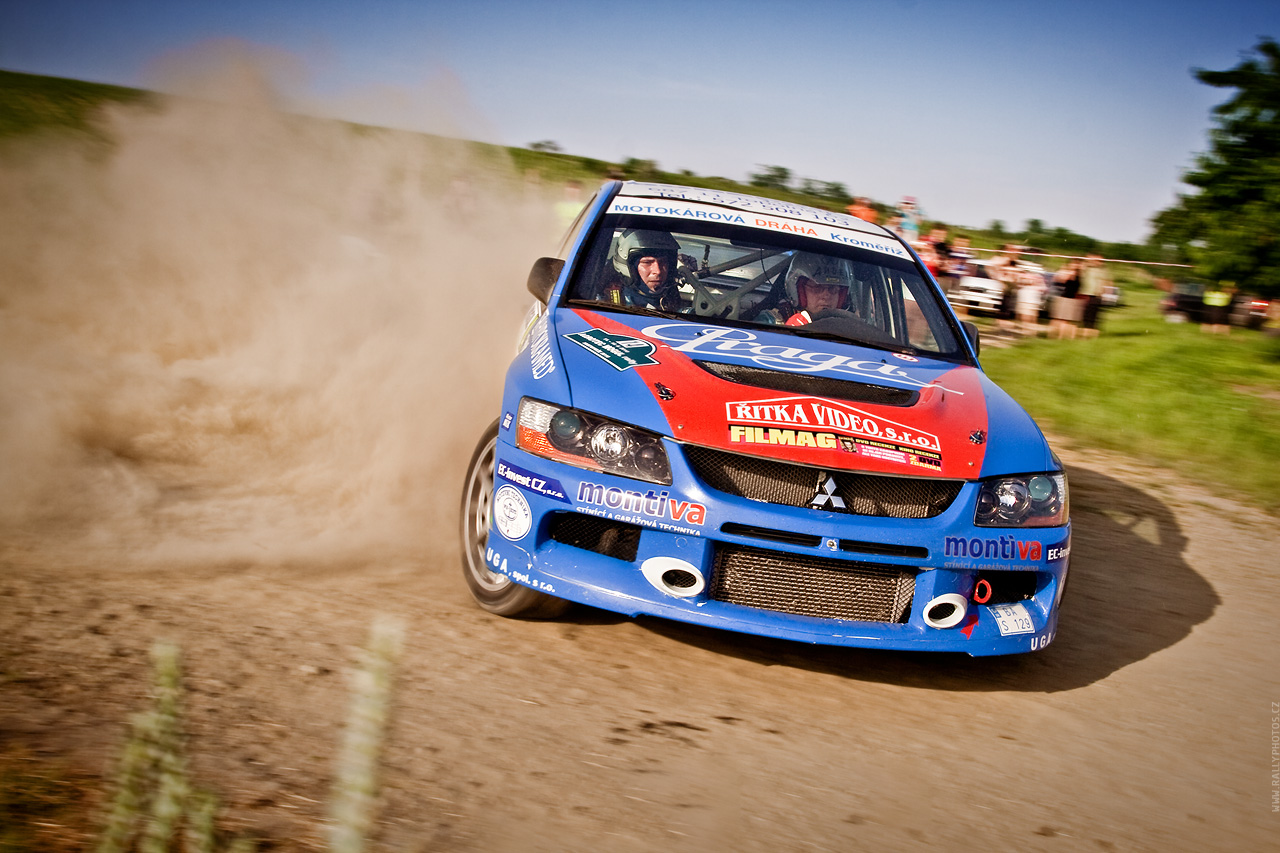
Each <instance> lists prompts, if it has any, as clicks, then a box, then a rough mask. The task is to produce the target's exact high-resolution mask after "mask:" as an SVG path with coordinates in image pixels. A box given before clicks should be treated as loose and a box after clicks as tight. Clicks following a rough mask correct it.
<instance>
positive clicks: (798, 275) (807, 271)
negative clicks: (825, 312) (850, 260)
mask: <svg viewBox="0 0 1280 853" xmlns="http://www.w3.org/2000/svg"><path fill="white" fill-rule="evenodd" d="M804 278H807V279H809V280H810V281H812V282H814V283H815V284H824V285H828V286H829V285H836V286H837V287H840V288H843V290H844V292H843V293H842V294H841V295H840V303H839V304H840V307H841V308H847V307H848V306H849V268H848V265H847V264H846V263H845V262H844V261H842V260H841V259H840V258H833V257H830V256H829V255H819V254H817V253H815V252H796V253H795V254H794V255H792V256H791V265H790V266H789V267H787V277H786V278H785V279H784V280H783V288H784V289H785V290H786V292H787V300H788V301H789V302H790V303H791V304H792V305H794V306H795V307H796V309H797V310H800V311H803V310H804V309H805V308H807V307H809V306H807V305H806V304H805V302H806V299H805V294H804V291H802V290H801V289H800V286H799V284H800V280H801V279H804Z"/></svg>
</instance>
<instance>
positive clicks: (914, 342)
mask: <svg viewBox="0 0 1280 853" xmlns="http://www.w3.org/2000/svg"><path fill="white" fill-rule="evenodd" d="M528 286H529V290H530V291H531V292H532V293H533V294H534V296H536V297H537V300H538V301H537V302H536V304H535V305H534V306H533V308H532V309H531V310H530V313H529V318H528V324H527V326H526V328H525V331H524V336H523V339H522V341H521V343H520V349H519V352H518V354H517V357H516V359H515V361H514V362H513V363H512V364H511V367H510V369H509V370H508V372H507V377H506V385H505V390H504V394H503V400H502V409H501V411H500V413H499V417H498V419H497V421H496V422H495V423H494V424H493V425H492V426H491V427H490V429H489V430H488V431H487V432H486V433H485V435H484V436H483V438H482V439H481V441H480V443H479V446H478V447H477V448H476V452H475V455H474V457H473V458H472V460H471V464H470V468H469V470H468V473H467V478H466V484H465V486H464V490H463V496H462V540H463V546H464V554H465V558H464V575H465V577H466V580H467V583H468V585H469V586H470V588H471V592H472V594H473V595H474V597H475V599H476V601H477V602H478V603H479V604H480V606H481V607H483V608H484V609H486V610H489V611H491V612H493V613H497V614H501V615H504V616H524V617H551V616H555V615H558V614H559V613H561V612H563V610H564V609H565V608H566V607H567V606H568V605H569V604H570V603H571V602H580V603H583V604H588V605H591V606H593V607H598V608H603V609H605V610H611V611H616V612H619V613H624V614H630V615H638V614H648V615H651V616H659V617H663V618H667V619H678V620H682V621H685V622H692V623H696V624H699V625H708V626H712V627H717V628H724V629H728V630H732V631H742V632H747V633H751V634H760V635H764V636H769V637H778V638H784V639H789V640H799V641H804V642H810V643H824V644H830V645H840V646H867V647H875V648H885V649H917V650H928V651H950V652H966V653H968V654H971V655H997V654H1008V653H1013V652H1026V651H1034V650H1036V649H1041V648H1044V647H1045V646H1046V645H1048V644H1049V643H1050V642H1051V641H1052V640H1053V637H1054V632H1055V631H1056V629H1057V620H1058V605H1059V603H1060V601H1061V598H1062V590H1063V587H1064V585H1065V582H1066V578H1067V562H1068V554H1069V553H1070V550H1071V525H1070V522H1069V518H1068V504H1067V479H1066V474H1065V473H1064V471H1063V468H1062V464H1061V463H1060V462H1059V460H1058V459H1057V457H1056V456H1055V455H1054V454H1053V452H1052V451H1051V450H1050V449H1049V445H1048V443H1047V442H1046V441H1045V438H1044V436H1043V435H1042V434H1041V432H1040V430H1039V429H1038V428H1037V427H1036V425H1035V424H1034V423H1033V422H1032V420H1031V418H1030V417H1028V415H1027V414H1026V413H1025V412H1024V411H1023V410H1022V409H1021V408H1020V407H1019V406H1018V405H1017V403H1015V402H1014V401H1013V400H1012V399H1011V398H1010V397H1009V396H1008V395H1007V394H1005V393H1004V392H1003V391H1001V390H1000V389H999V388H998V387H996V385H995V384H994V383H993V382H991V380H990V379H988V378H987V376H986V375H985V374H984V373H983V372H982V369H981V367H980V366H979V364H978V359H977V355H978V334H977V329H976V327H974V326H972V325H971V324H966V323H961V322H960V321H959V320H957V318H956V316H955V315H954V314H953V313H952V311H951V309H950V307H949V306H948V305H947V303H946V301H945V299H944V298H943V296H942V293H941V292H940V290H939V288H938V286H937V284H936V283H935V282H934V281H933V279H932V278H931V277H930V276H929V273H928V272H927V271H926V270H925V268H924V266H923V265H922V264H921V263H920V260H919V259H918V258H917V257H916V255H915V254H914V253H913V252H912V250H911V248H910V247H909V246H908V245H907V244H905V243H904V242H902V241H901V240H900V239H899V238H898V237H896V236H895V235H893V234H891V233H890V232H888V231H886V230H884V229H882V228H880V227H878V226H876V225H872V224H869V223H866V222H863V221H861V220H858V219H855V218H853V217H850V216H846V215H844V214H839V213H831V212H828V211H825V210H818V209H814V208H808V207H802V206H799V205H794V204H788V203H785V202H779V201H773V200H769V199H763V198H756V197H753V196H747V195H738V194H734V193H725V192H717V191H713V190H704V189H694V188H689V187H679V186H667V185H659V184H643V183H631V182H627V183H619V182H610V183H607V184H605V185H604V186H603V187H602V188H601V189H600V190H599V192H597V193H596V195H595V196H594V198H593V199H592V200H591V201H590V202H589V203H588V204H587V206H586V208H584V210H583V212H582V214H581V215H580V216H579V218H578V220H577V222H575V223H574V225H573V226H572V227H571V229H570V231H569V233H568V234H567V235H566V237H565V240H564V243H563V244H562V246H561V249H560V252H559V255H558V257H556V258H542V259H540V260H538V261H537V262H536V263H535V264H534V265H533V270H532V271H531V273H530V275H529V282H528Z"/></svg>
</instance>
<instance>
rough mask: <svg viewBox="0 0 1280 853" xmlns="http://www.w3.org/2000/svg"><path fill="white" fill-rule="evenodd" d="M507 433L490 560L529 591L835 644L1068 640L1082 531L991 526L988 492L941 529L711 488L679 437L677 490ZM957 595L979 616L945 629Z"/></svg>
mask: <svg viewBox="0 0 1280 853" xmlns="http://www.w3.org/2000/svg"><path fill="white" fill-rule="evenodd" d="M508 435H509V434H507V433H505V432H504V434H500V436H499V443H498V452H497V459H498V464H497V476H496V478H495V479H496V482H495V488H496V490H497V491H496V492H495V501H494V507H495V513H502V514H504V519H503V520H501V521H499V520H495V523H494V525H492V528H491V530H492V532H491V533H490V536H489V541H488V553H487V555H486V556H487V559H488V561H489V563H490V565H491V566H492V567H493V569H494V571H498V572H501V573H503V574H505V575H507V576H508V577H510V578H511V579H513V580H514V581H516V582H517V583H521V584H524V585H526V586H530V587H532V588H534V589H538V590H541V591H543V592H546V593H548V594H550V595H554V596H557V597H560V598H564V599H568V600H570V601H576V602H579V603H582V604H587V605H590V606H593V607H599V608H601V609H605V610H610V611H614V612H617V613H623V614H626V615H630V616H638V615H641V614H645V615H650V616H658V617H662V618H666V619H675V620H678V621H683V622H689V623H693V624H699V625H706V626H709V627H713V628H722V629H725V630H731V631H740V632H743V633H749V634H757V635H761V636H767V637H775V638H779V639H786V640H797V641H800V642H808V643H818V644H823V645H835V646H858V647H871V648H884V649H901V650H918V651H947V652H964V653H966V654H970V655H975V656H981V655H999V654H1012V653H1018V652H1027V651H1035V650H1037V649H1041V648H1043V647H1044V646H1046V645H1048V644H1049V643H1050V642H1051V641H1052V640H1053V637H1054V633H1055V631H1056V629H1057V613H1058V604H1059V600H1060V598H1061V590H1062V588H1063V585H1064V582H1065V580H1066V573H1067V567H1068V559H1069V557H1068V555H1069V551H1070V525H1066V526H1063V527H1054V528H1039V529H1025V530H1024V529H1016V530H1009V529H994V528H976V527H974V525H973V523H972V520H973V504H974V500H975V498H976V492H977V484H976V483H967V484H965V485H964V487H963V488H962V489H961V491H960V494H959V496H958V497H957V498H956V499H955V500H954V501H953V502H952V504H951V506H950V507H949V508H948V509H947V510H946V511H944V512H942V513H941V514H940V515H937V516H936V517H933V518H910V519H906V518H881V517H870V516H861V515H851V514H846V513H838V512H827V511H819V510H814V509H810V508H807V507H790V506H781V505H777V504H766V503H761V502H760V501H755V500H750V499H746V498H741V497H736V496H733V495H728V494H725V493H723V492H718V491H713V490H711V489H708V488H705V487H703V486H702V485H701V483H700V481H699V480H698V479H697V478H696V477H695V476H694V475H693V472H692V471H691V470H690V469H689V467H688V465H687V463H686V461H685V457H684V455H683V454H682V453H681V452H680V451H679V449H678V445H676V444H675V443H673V442H668V456H669V458H670V460H671V467H672V475H673V478H674V482H675V484H676V485H675V486H672V487H665V488H664V487H657V486H650V485H649V484H646V483H641V482H638V481H635V480H629V479H625V478H618V477H612V476H610V475H607V474H597V473H593V472H589V471H584V470H582V469H578V468H575V467H572V466H568V465H564V464H560V463H556V462H551V461H549V460H546V459H543V458H540V457H536V456H532V455H530V454H527V453H525V452H523V451H520V450H517V449H516V448H515V447H513V446H512V445H511V444H509V443H508V442H507V438H508ZM505 516H510V517H511V518H512V519H514V521H512V522H510V523H507V522H506V519H505ZM579 522H584V523H579ZM584 531H585V532H584ZM666 572H674V574H669V575H666V577H667V578H670V579H672V580H673V581H674V583H664V582H663V581H662V577H663V575H664V573H666ZM904 593H905V594H904ZM942 595H952V596H954V595H959V596H960V597H961V598H962V599H963V600H964V602H965V603H966V604H967V610H966V614H965V617H964V618H963V619H961V620H960V621H958V622H957V623H956V624H955V625H954V626H952V627H946V628H937V627H931V626H930V625H929V624H927V623H926V619H925V609H926V607H927V605H928V604H929V602H931V601H933V600H934V599H936V598H937V597H938V596H942ZM895 596H896V598H895ZM862 599H865V601H862ZM952 600H954V599H952ZM744 602H745V603H744ZM982 602H985V603H982ZM864 605H865V606H864ZM877 613H878V614H879V615H877ZM815 614H816V615H815ZM831 614H835V615H831Z"/></svg>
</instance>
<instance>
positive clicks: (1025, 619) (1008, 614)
mask: <svg viewBox="0 0 1280 853" xmlns="http://www.w3.org/2000/svg"><path fill="white" fill-rule="evenodd" d="M987 610H989V611H990V612H991V616H992V618H993V619H995V620H996V627H997V628H999V629H1000V636H1002V637H1009V636H1012V635H1014V634H1034V633H1035V630H1036V629H1035V626H1034V625H1032V624H1031V614H1030V613H1028V612H1027V608H1026V606H1025V605H1023V604H1022V603H1021V602H1019V603H1017V604H992V605H989V606H988V607H987Z"/></svg>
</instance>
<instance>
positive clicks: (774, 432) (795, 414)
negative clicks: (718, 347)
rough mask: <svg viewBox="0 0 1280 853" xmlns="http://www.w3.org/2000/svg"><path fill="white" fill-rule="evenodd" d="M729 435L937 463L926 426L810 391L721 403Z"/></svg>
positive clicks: (743, 440) (744, 440)
mask: <svg viewBox="0 0 1280 853" xmlns="http://www.w3.org/2000/svg"><path fill="white" fill-rule="evenodd" d="M725 418H726V420H727V421H728V427H729V441H730V442H732V443H734V444H772V445H784V446H791V447H812V448H815V449H821V450H842V451H845V452H846V453H856V454H858V455H860V456H866V457H868V458H871V459H879V460H882V461H886V462H896V463H899V464H903V465H916V466H919V467H922V468H930V469H933V470H937V469H939V468H941V467H942V453H941V450H942V445H941V443H940V442H939V441H938V437H937V436H936V435H934V434H933V433H931V432H925V431H924V430H918V429H915V428H913V427H908V426H904V425H903V424H900V423H896V422H894V421H890V420H888V419H886V418H882V417H878V416H875V415H870V414H868V413H866V412H864V411H862V410H861V409H856V408H854V407H852V406H848V405H845V404H843V403H838V402H835V401H831V400H822V399H817V398H813V397H783V398H778V399H774V400H754V401H746V402H733V403H726V404H725Z"/></svg>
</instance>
